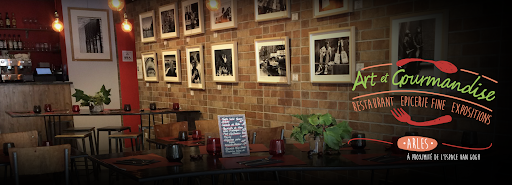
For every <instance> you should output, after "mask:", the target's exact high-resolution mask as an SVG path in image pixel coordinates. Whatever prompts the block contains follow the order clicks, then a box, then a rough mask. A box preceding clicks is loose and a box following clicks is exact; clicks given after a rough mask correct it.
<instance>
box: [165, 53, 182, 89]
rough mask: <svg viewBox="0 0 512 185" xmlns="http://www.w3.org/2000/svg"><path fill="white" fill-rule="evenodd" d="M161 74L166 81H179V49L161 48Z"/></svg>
mask: <svg viewBox="0 0 512 185" xmlns="http://www.w3.org/2000/svg"><path fill="white" fill-rule="evenodd" d="M160 56H162V74H164V75H163V76H164V81H166V82H181V67H180V50H175V49H174V50H163V51H162V54H161V55H160Z"/></svg>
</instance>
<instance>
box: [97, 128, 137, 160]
mask: <svg viewBox="0 0 512 185" xmlns="http://www.w3.org/2000/svg"><path fill="white" fill-rule="evenodd" d="M125 130H129V131H130V132H131V131H132V128H131V127H125V126H107V127H101V128H98V129H96V132H98V133H97V134H96V137H97V138H96V150H97V151H98V153H99V150H100V131H107V132H108V135H109V136H110V135H111V134H112V131H117V132H122V131H125ZM111 148H112V142H111V141H110V139H109V140H108V149H109V153H112V150H111Z"/></svg>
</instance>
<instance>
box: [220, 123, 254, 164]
mask: <svg viewBox="0 0 512 185" xmlns="http://www.w3.org/2000/svg"><path fill="white" fill-rule="evenodd" d="M217 117H218V118H219V134H220V142H221V146H222V157H236V156H248V155H250V153H249V137H248V136H247V125H246V123H245V115H244V114H237V115H218V116H217Z"/></svg>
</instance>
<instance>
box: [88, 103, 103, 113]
mask: <svg viewBox="0 0 512 185" xmlns="http://www.w3.org/2000/svg"><path fill="white" fill-rule="evenodd" d="M89 110H90V111H91V112H103V104H101V105H94V104H91V105H89Z"/></svg>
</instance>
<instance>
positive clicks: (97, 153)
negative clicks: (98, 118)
mask: <svg viewBox="0 0 512 185" xmlns="http://www.w3.org/2000/svg"><path fill="white" fill-rule="evenodd" d="M92 134H93V137H92V138H93V139H94V144H95V145H97V144H98V142H96V132H94V130H92ZM94 149H95V150H96V155H100V151H99V150H98V147H97V146H96V147H95V148H94Z"/></svg>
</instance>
